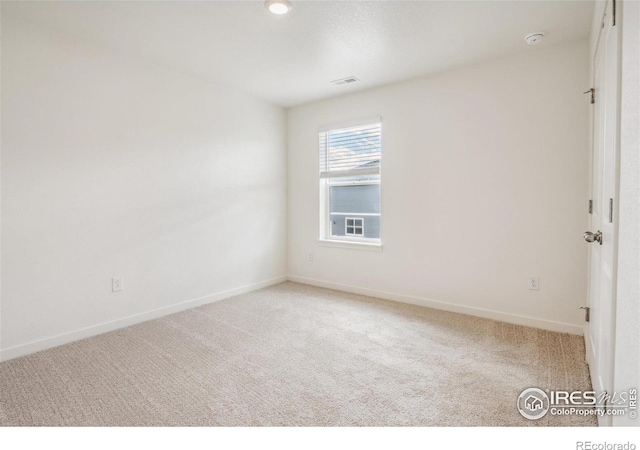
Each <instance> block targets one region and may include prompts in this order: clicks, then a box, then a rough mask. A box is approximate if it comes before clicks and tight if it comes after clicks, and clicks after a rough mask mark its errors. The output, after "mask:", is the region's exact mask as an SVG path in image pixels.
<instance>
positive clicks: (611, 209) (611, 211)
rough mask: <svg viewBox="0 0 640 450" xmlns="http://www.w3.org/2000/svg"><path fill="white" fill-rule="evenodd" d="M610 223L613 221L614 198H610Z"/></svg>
mask: <svg viewBox="0 0 640 450" xmlns="http://www.w3.org/2000/svg"><path fill="white" fill-rule="evenodd" d="M609 223H613V199H612V198H610V199H609Z"/></svg>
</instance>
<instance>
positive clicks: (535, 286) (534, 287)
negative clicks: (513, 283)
mask: <svg viewBox="0 0 640 450" xmlns="http://www.w3.org/2000/svg"><path fill="white" fill-rule="evenodd" d="M529 290H530V291H539V290H540V278H538V277H529Z"/></svg>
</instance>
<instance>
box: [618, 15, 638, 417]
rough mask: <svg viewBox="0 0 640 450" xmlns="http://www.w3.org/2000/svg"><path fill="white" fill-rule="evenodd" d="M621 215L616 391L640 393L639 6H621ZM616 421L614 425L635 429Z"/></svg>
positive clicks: (619, 231)
mask: <svg viewBox="0 0 640 450" xmlns="http://www.w3.org/2000/svg"><path fill="white" fill-rule="evenodd" d="M620 13H621V14H620V15H619V17H620V18H621V19H622V20H621V23H620V26H622V30H621V31H622V34H621V35H622V45H621V47H622V65H621V69H622V76H621V80H620V81H621V86H620V88H621V99H622V101H621V130H620V131H621V132H620V215H619V229H618V239H619V240H618V286H617V296H616V338H615V365H614V381H613V383H614V391H617V392H622V391H627V390H628V389H630V388H635V389H640V332H639V330H638V323H640V279H639V277H640V275H639V274H640V237H639V236H638V230H640V3H638V2H622V3H621V10H620ZM639 420H640V419H638V418H635V420H634V419H631V418H630V417H629V416H628V415H624V416H614V417H613V418H612V422H613V425H627V426H630V425H634V426H638V423H639Z"/></svg>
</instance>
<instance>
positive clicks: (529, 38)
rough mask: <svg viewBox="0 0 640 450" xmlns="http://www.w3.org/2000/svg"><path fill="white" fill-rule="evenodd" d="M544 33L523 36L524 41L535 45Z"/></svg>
mask: <svg viewBox="0 0 640 450" xmlns="http://www.w3.org/2000/svg"><path fill="white" fill-rule="evenodd" d="M542 38H544V33H531V34H528V35H526V36H525V37H524V41H525V42H526V43H527V44H529V45H536V44H538V43H540V41H542Z"/></svg>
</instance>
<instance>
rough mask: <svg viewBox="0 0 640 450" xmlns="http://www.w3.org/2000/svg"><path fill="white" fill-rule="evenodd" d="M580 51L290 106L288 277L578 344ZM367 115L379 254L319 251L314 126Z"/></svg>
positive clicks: (584, 147) (570, 48) (583, 174)
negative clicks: (377, 167)
mask: <svg viewBox="0 0 640 450" xmlns="http://www.w3.org/2000/svg"><path fill="white" fill-rule="evenodd" d="M588 53H589V51H588V42H586V41H584V42H579V43H575V44H570V45H565V46H561V47H549V48H542V49H540V48H531V49H527V52H526V53H523V54H520V55H519V56H513V57H510V58H508V59H502V60H499V61H491V62H486V63H482V64H478V65H474V66H470V67H465V68H461V69H458V70H453V71H449V72H446V73H441V74H437V75H433V76H430V77H427V78H423V79H418V80H413V81H408V82H404V83H401V84H396V85H391V86H387V87H383V88H379V89H374V90H370V91H366V92H363V93H359V94H355V95H350V96H346V97H342V98H336V99H330V100H326V101H321V102H317V103H313V104H309V105H304V106H300V107H296V108H293V109H291V110H289V111H288V146H289V155H288V164H289V224H288V227H289V228H288V229H289V250H288V253H289V259H288V261H289V273H290V275H291V276H292V277H293V279H295V280H298V281H303V282H308V283H312V284H318V285H325V286H331V287H339V288H343V289H347V290H352V291H356V292H362V293H368V294H372V295H379V296H382V297H387V298H392V299H397V300H402V301H408V302H413V303H418V304H424V305H432V306H436V307H441V308H445V309H450V310H456V311H461V312H469V313H472V314H477V315H481V316H487V317H494V318H498V319H501V320H506V321H510V322H514V323H523V324H529V325H534V326H539V327H543V328H549V329H554V330H560V331H568V332H573V333H576V334H581V333H582V325H583V323H584V322H583V314H582V313H581V312H580V310H578V307H579V306H581V305H584V304H585V301H586V299H585V296H586V285H587V280H586V274H587V271H586V269H585V268H586V264H587V246H586V245H585V244H584V241H583V239H582V233H583V232H584V231H585V230H586V228H585V227H586V224H587V218H588V215H587V208H586V200H587V198H588V164H589V145H588V142H589V141H588V133H589V131H588V130H589V129H588V120H589V119H588V118H589V116H588V114H589V112H588V111H589V103H588V99H587V96H584V95H582V92H583V91H584V90H585V89H586V87H588V75H589V66H588ZM372 115H380V116H381V117H382V122H383V137H382V145H383V156H382V161H383V162H382V183H383V188H382V215H383V216H382V241H383V246H384V248H383V251H382V252H380V253H375V252H365V251H359V250H352V249H342V248H329V247H324V246H321V245H319V244H318V243H317V238H318V222H319V219H318V151H317V129H318V127H320V126H322V125H325V124H330V123H335V122H340V121H347V120H355V119H359V118H363V117H365V118H366V117H370V116H372ZM309 252H314V261H313V262H310V261H309V260H308V254H309ZM529 276H539V277H540V291H529V290H527V278H528V277H529Z"/></svg>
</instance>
